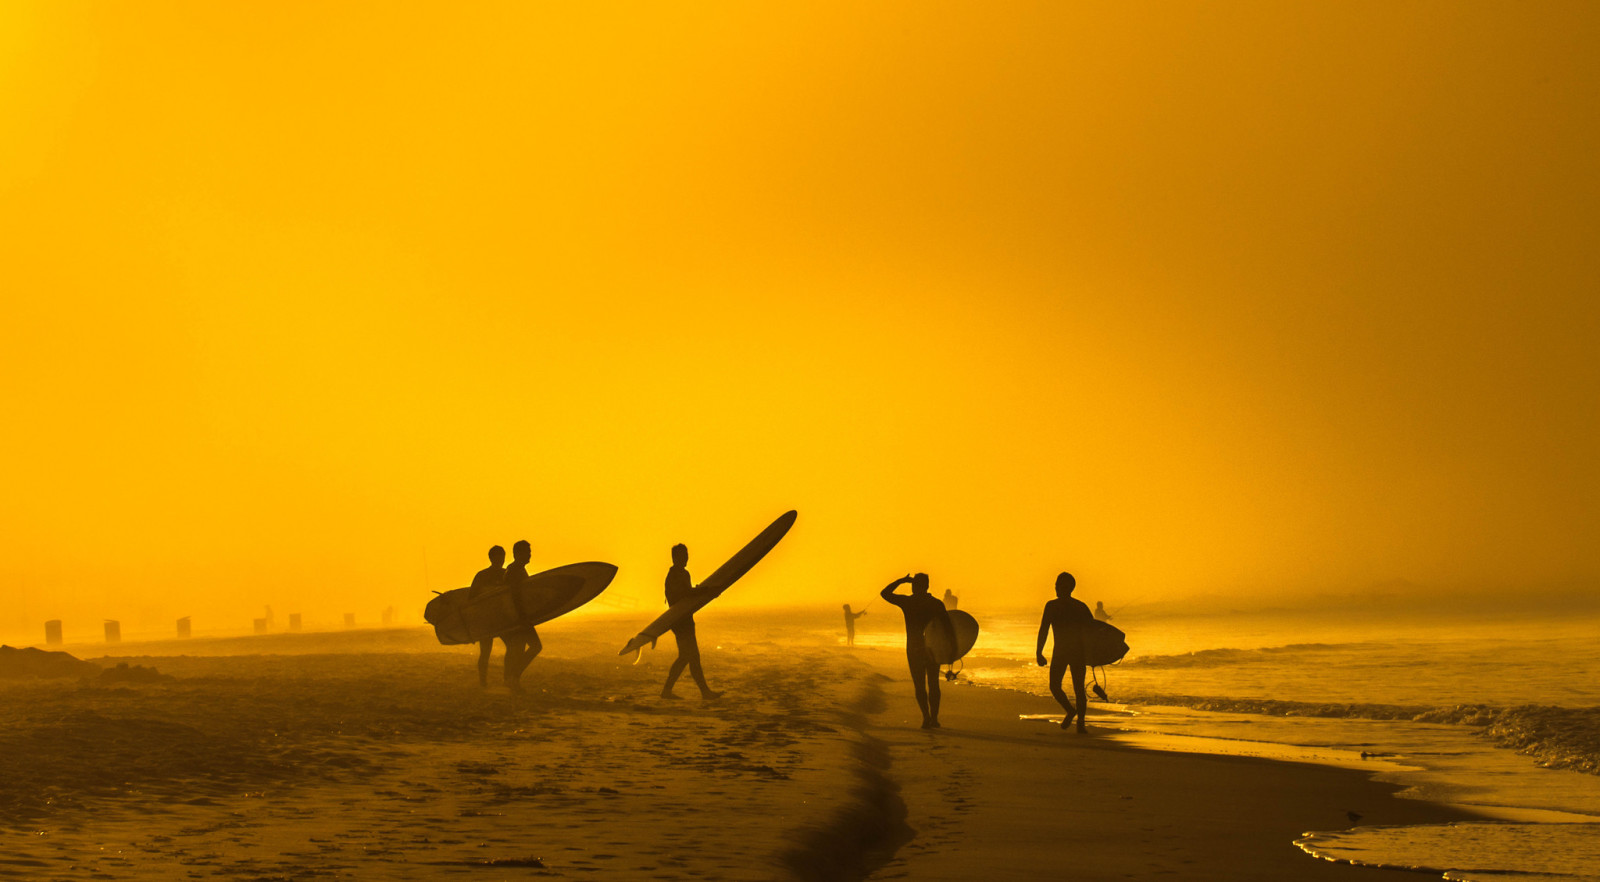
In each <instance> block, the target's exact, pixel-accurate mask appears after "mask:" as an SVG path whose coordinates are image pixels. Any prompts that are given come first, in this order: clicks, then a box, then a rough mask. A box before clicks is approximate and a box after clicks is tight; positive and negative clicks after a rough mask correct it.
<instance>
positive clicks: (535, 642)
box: [500, 539, 544, 693]
mask: <svg viewBox="0 0 1600 882" xmlns="http://www.w3.org/2000/svg"><path fill="white" fill-rule="evenodd" d="M530 560H533V546H532V545H529V544H528V540H526V539H521V540H518V542H517V544H515V545H513V546H511V566H509V567H506V589H507V590H509V591H513V592H514V591H516V590H517V588H518V587H519V586H521V585H522V583H524V582H526V581H528V561H530ZM512 596H513V597H515V596H516V595H515V594H513V595H512ZM500 639H501V640H503V641H505V644H506V687H507V688H509V689H510V690H511V691H512V692H514V693H520V692H522V672H523V671H525V670H527V669H528V665H531V664H533V660H534V658H535V657H536V656H538V654H539V651H540V650H542V649H544V644H543V643H541V642H539V632H538V631H537V630H535V629H534V627H533V626H532V625H528V626H527V627H525V628H518V629H517V630H515V631H507V632H506V633H504V634H502V635H500Z"/></svg>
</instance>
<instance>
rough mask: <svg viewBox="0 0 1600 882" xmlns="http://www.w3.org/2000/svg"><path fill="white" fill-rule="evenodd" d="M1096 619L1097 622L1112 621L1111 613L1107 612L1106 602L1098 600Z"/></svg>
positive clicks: (1095, 605) (1095, 611) (1095, 608)
mask: <svg viewBox="0 0 1600 882" xmlns="http://www.w3.org/2000/svg"><path fill="white" fill-rule="evenodd" d="M1094 617H1095V620H1096V621H1100V622H1109V621H1111V613H1108V612H1106V602H1105V601H1104V600H1096V601H1095V602H1094Z"/></svg>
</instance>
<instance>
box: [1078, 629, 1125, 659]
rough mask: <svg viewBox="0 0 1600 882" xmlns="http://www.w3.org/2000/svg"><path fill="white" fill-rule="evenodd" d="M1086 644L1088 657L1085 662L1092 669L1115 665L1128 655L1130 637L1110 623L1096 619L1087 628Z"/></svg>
mask: <svg viewBox="0 0 1600 882" xmlns="http://www.w3.org/2000/svg"><path fill="white" fill-rule="evenodd" d="M1085 631H1086V633H1085V634H1084V644H1085V645H1086V648H1087V649H1088V655H1087V656H1086V658H1085V659H1084V662H1085V663H1086V664H1087V665H1088V666H1089V667H1091V668H1098V667H1100V666H1101V665H1114V664H1116V663H1117V662H1119V661H1122V657H1123V656H1125V655H1127V654H1128V635H1126V634H1124V633H1122V630H1121V629H1120V628H1118V627H1116V626H1115V625H1113V624H1111V623H1110V622H1102V621H1100V620H1099V619H1096V620H1095V621H1094V622H1093V623H1091V624H1089V625H1086V626H1085Z"/></svg>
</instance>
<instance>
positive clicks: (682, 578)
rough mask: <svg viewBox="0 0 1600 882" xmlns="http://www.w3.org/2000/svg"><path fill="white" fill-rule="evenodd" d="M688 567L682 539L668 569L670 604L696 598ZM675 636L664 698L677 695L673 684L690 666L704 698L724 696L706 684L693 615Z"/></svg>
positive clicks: (675, 629) (677, 627)
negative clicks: (673, 690)
mask: <svg viewBox="0 0 1600 882" xmlns="http://www.w3.org/2000/svg"><path fill="white" fill-rule="evenodd" d="M688 566H689V546H687V545H684V544H683V543H681V542H680V543H678V544H677V545H674V546H672V568H671V569H669V570H667V586H666V587H667V606H672V605H673V604H676V603H681V602H683V601H685V600H692V599H693V598H694V594H695V588H694V585H693V583H691V582H690V581H689V570H688ZM672 636H673V637H674V638H675V639H676V640H677V641H678V657H677V658H675V659H673V660H672V667H671V668H668V669H667V683H666V685H665V686H662V687H661V697H662V698H677V697H678V696H676V695H673V694H672V686H673V684H675V683H677V682H678V678H679V677H681V676H683V669H684V668H685V667H687V668H688V669H689V676H691V677H693V678H694V683H695V685H696V686H699V687H700V697H701V698H704V699H711V698H717V697H719V696H721V695H722V693H721V692H715V691H713V690H712V688H711V687H710V686H707V685H706V672H705V671H704V670H703V669H702V668H701V667H700V642H699V641H698V640H696V639H695V636H694V616H692V615H688V616H684V617H683V619H682V621H680V622H678V623H677V624H676V625H673V626H672Z"/></svg>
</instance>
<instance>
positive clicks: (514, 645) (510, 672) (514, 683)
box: [500, 634, 526, 692]
mask: <svg viewBox="0 0 1600 882" xmlns="http://www.w3.org/2000/svg"><path fill="white" fill-rule="evenodd" d="M500 639H501V640H502V641H504V642H505V644H506V673H505V680H506V687H507V688H509V689H510V690H511V691H512V692H521V691H522V680H521V677H522V669H523V668H524V667H526V665H524V664H522V653H523V651H524V647H523V643H522V637H521V635H517V634H507V635H505V636H504V637H501V638H500Z"/></svg>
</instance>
